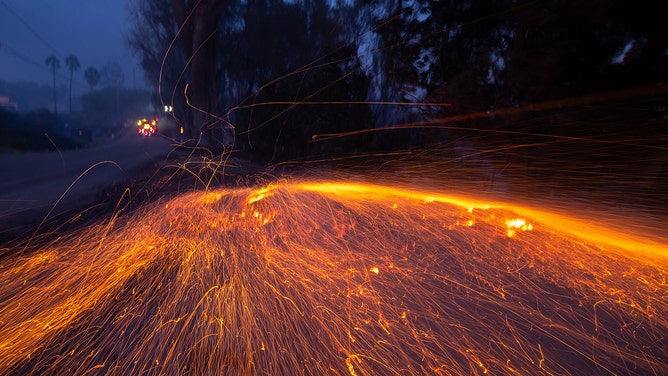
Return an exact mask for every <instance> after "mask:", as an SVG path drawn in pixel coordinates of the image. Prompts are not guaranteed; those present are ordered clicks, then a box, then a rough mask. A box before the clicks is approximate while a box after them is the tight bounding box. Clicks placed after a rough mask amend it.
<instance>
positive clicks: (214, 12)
mask: <svg viewBox="0 0 668 376" xmlns="http://www.w3.org/2000/svg"><path fill="white" fill-rule="evenodd" d="M227 3H228V1H217V0H202V1H199V2H195V5H194V6H196V8H194V9H193V8H190V7H188V5H187V2H186V1H185V0H172V9H173V11H174V18H175V20H176V22H177V24H178V25H179V26H183V27H182V28H181V34H180V36H179V37H180V39H181V41H182V43H183V46H184V49H185V51H186V53H187V54H188V55H189V56H188V57H189V58H190V59H191V60H190V67H189V68H190V82H189V87H188V100H189V101H190V104H191V105H192V106H193V107H195V108H193V109H191V111H190V114H191V116H189V118H188V119H187V123H189V124H186V125H187V127H186V128H187V131H186V134H187V136H188V137H189V138H192V139H195V140H199V139H200V137H201V136H202V132H203V131H205V126H206V125H207V122H210V121H212V120H213V119H214V118H212V117H211V115H210V114H213V115H219V114H218V100H217V98H218V80H217V79H216V64H217V63H216V47H217V46H216V39H217V36H216V33H217V31H216V27H217V25H218V21H219V19H220V15H221V13H222V11H223V9H225V7H226V6H227Z"/></svg>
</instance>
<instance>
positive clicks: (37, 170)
mask: <svg viewBox="0 0 668 376" xmlns="http://www.w3.org/2000/svg"><path fill="white" fill-rule="evenodd" d="M171 150H172V148H171V147H170V143H169V141H168V140H167V139H164V138H161V137H150V138H149V137H140V136H139V135H137V134H136V133H134V132H133V129H129V130H128V131H127V133H124V134H122V135H121V136H119V137H118V138H117V139H115V140H112V141H109V142H106V143H103V144H99V145H95V146H91V147H88V148H84V149H79V150H66V151H60V152H29V153H5V154H0V235H4V236H7V235H9V234H13V233H21V232H25V231H26V230H29V227H31V226H34V225H35V224H36V223H39V221H41V220H42V219H45V218H48V217H54V216H56V215H59V214H62V213H64V212H67V211H68V210H72V209H74V208H80V207H82V206H85V205H92V204H95V200H96V198H98V197H99V193H100V192H101V191H103V190H104V189H107V188H109V187H111V186H113V185H117V184H121V183H123V182H124V181H128V180H129V179H130V178H132V177H133V176H134V175H135V174H137V173H138V172H139V171H141V170H143V169H144V168H147V167H150V166H151V165H158V164H160V163H161V162H162V161H164V159H165V158H166V156H167V155H168V153H169V152H170V151H171Z"/></svg>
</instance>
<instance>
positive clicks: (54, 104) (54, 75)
mask: <svg viewBox="0 0 668 376" xmlns="http://www.w3.org/2000/svg"><path fill="white" fill-rule="evenodd" d="M52 71H53V113H54V114H57V113H58V102H57V100H56V70H55V69H53V70H52Z"/></svg>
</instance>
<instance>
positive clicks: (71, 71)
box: [70, 70, 74, 114]
mask: <svg viewBox="0 0 668 376" xmlns="http://www.w3.org/2000/svg"><path fill="white" fill-rule="evenodd" d="M72 76H74V70H70V114H71V113H72Z"/></svg>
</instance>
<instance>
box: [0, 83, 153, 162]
mask: <svg viewBox="0 0 668 376" xmlns="http://www.w3.org/2000/svg"><path fill="white" fill-rule="evenodd" d="M15 86H16V85H15ZM32 89H33V88H32V86H31V85H30V84H28V85H27V87H23V86H22V85H18V87H17V88H15V90H14V91H12V92H11V93H12V94H13V93H15V92H18V93H21V92H23V91H25V90H27V91H28V92H30V91H31V90H32ZM14 98H16V97H14ZM20 103H23V102H20ZM155 113H156V112H155V110H154V107H153V106H152V104H151V95H150V93H149V92H147V91H142V90H129V89H124V88H113V87H105V88H103V89H101V90H95V91H91V92H90V93H87V94H84V95H83V96H82V97H81V108H80V109H78V110H77V111H74V112H69V113H64V114H56V113H53V112H52V111H50V110H48V109H46V108H38V109H35V110H30V111H21V112H14V111H8V110H0V149H3V150H16V151H42V150H52V151H53V150H56V149H58V150H66V149H72V148H80V147H84V146H86V145H88V144H90V143H91V142H93V141H94V140H95V139H99V138H108V137H112V136H114V135H116V134H118V133H119V132H120V130H121V128H122V127H123V126H124V124H125V123H126V122H128V121H132V120H134V119H136V118H137V117H146V116H149V117H152V116H154V115H155Z"/></svg>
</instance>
